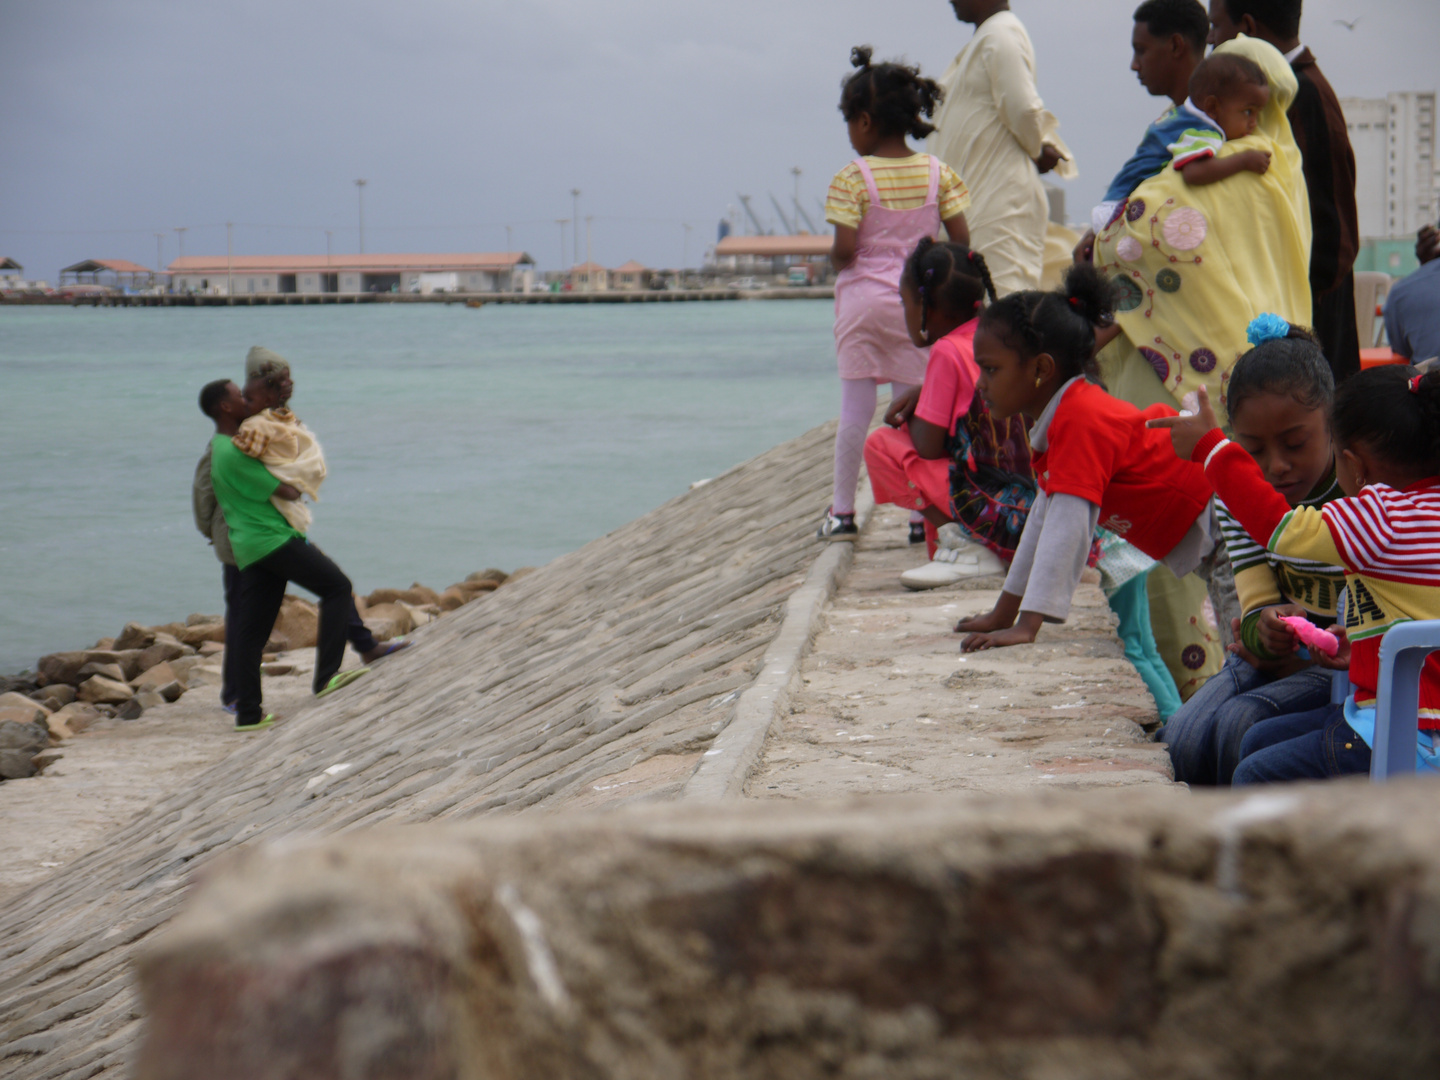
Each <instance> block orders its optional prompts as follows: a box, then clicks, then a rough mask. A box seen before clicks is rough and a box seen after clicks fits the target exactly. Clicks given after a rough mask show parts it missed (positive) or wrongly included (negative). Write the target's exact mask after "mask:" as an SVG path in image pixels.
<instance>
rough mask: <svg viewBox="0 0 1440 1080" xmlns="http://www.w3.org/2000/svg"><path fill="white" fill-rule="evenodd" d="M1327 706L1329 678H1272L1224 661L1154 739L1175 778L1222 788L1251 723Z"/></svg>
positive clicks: (1318, 671) (1321, 673) (1316, 671)
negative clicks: (1166, 754)
mask: <svg viewBox="0 0 1440 1080" xmlns="http://www.w3.org/2000/svg"><path fill="white" fill-rule="evenodd" d="M1329 701H1330V673H1329V672H1328V671H1326V670H1324V669H1323V668H1308V669H1306V670H1305V671H1300V672H1296V673H1295V674H1294V675H1291V676H1288V677H1287V678H1284V679H1276V678H1274V677H1272V676H1270V675H1267V674H1266V673H1265V672H1263V671H1259V670H1257V669H1256V668H1253V667H1251V666H1250V665H1249V664H1247V663H1246V662H1245V661H1244V660H1241V659H1240V657H1238V656H1233V655H1232V656H1230V657H1228V658H1227V659H1226V661H1225V666H1224V667H1223V668H1221V669H1220V674H1218V675H1215V676H1212V677H1211V678H1210V679H1208V680H1206V682H1205V685H1204V686H1202V687H1201V688H1200V689H1199V690H1197V691H1195V695H1194V696H1193V697H1192V698H1191V699H1190V700H1189V701H1187V702H1186V703H1185V704H1184V705H1183V706H1181V708H1180V711H1179V712H1177V713H1176V714H1175V715H1174V716H1172V717H1171V718H1170V722H1169V723H1167V724H1166V725H1165V727H1164V728H1163V729H1162V730H1161V732H1160V734H1159V736H1158V737H1159V739H1160V741H1161V742H1163V743H1168V744H1169V750H1170V761H1171V763H1172V764H1173V765H1174V766H1175V779H1176V780H1180V781H1182V782H1184V783H1186V784H1196V785H1202V786H1214V785H1219V786H1222V787H1223V786H1224V785H1226V784H1229V783H1230V782H1231V777H1232V776H1233V775H1234V773H1235V766H1236V765H1238V764H1239V763H1240V756H1241V754H1240V743H1241V740H1243V739H1244V738H1245V734H1246V732H1248V731H1249V730H1250V729H1251V728H1252V727H1254V726H1255V725H1256V724H1258V723H1260V722H1261V721H1263V720H1270V719H1272V718H1274V717H1277V716H1288V715H1290V714H1293V713H1303V712H1309V711H1310V710H1311V709H1318V708H1319V707H1320V706H1322V705H1325V704H1328V703H1329Z"/></svg>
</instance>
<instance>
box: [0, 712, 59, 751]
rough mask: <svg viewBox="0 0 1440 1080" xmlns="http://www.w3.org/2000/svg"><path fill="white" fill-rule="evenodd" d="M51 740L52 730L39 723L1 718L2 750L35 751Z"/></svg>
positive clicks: (41, 748)
mask: <svg viewBox="0 0 1440 1080" xmlns="http://www.w3.org/2000/svg"><path fill="white" fill-rule="evenodd" d="M49 741H50V732H49V729H47V728H42V727H41V726H40V725H39V724H19V723H16V722H15V721H14V720H0V750H25V751H28V752H29V753H32V754H33V753H35V752H36V751H38V750H43V749H44V748H45V745H46V744H47V743H48V742H49Z"/></svg>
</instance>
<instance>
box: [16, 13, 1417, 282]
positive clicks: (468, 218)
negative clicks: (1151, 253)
mask: <svg viewBox="0 0 1440 1080" xmlns="http://www.w3.org/2000/svg"><path fill="white" fill-rule="evenodd" d="M1138 2H1139V0H1086V2H1084V3H1076V2H1074V0H1013V3H1012V7H1013V9H1014V10H1015V11H1016V13H1017V14H1018V15H1019V16H1020V17H1021V18H1022V19H1023V20H1024V21H1025V23H1026V25H1027V27H1028V28H1029V30H1030V34H1031V36H1032V38H1033V39H1034V41H1035V48H1036V53H1037V58H1038V64H1039V73H1040V90H1041V93H1042V94H1043V95H1044V97H1045V100H1046V104H1047V105H1048V106H1049V107H1050V108H1051V110H1052V111H1054V112H1055V113H1056V115H1057V116H1058V117H1059V118H1060V121H1061V125H1062V128H1061V130H1062V134H1063V135H1064V137H1065V139H1066V140H1067V141H1068V143H1069V144H1070V147H1071V149H1072V150H1073V151H1074V152H1075V155H1076V158H1077V161H1078V164H1079V168H1080V173H1081V175H1080V178H1079V179H1078V180H1076V181H1074V182H1072V183H1070V184H1067V185H1064V186H1065V187H1066V189H1067V198H1068V200H1069V216H1070V217H1071V219H1072V220H1079V219H1081V218H1082V217H1084V215H1085V212H1086V210H1087V209H1088V207H1089V206H1090V205H1091V204H1092V203H1094V202H1095V201H1096V200H1097V199H1098V198H1099V197H1100V194H1101V193H1102V192H1103V190H1104V188H1105V187H1106V186H1107V184H1108V182H1109V179H1110V177H1111V176H1112V175H1113V173H1114V172H1115V170H1116V169H1117V168H1118V167H1119V166H1120V165H1121V164H1122V163H1123V162H1124V160H1125V158H1126V157H1127V156H1128V155H1129V153H1130V151H1131V150H1132V149H1133V148H1134V146H1135V144H1136V142H1137V141H1138V140H1139V138H1140V135H1141V134H1142V132H1143V129H1144V126H1145V124H1147V123H1148V122H1149V121H1150V120H1151V119H1153V118H1154V117H1155V115H1157V113H1158V112H1159V111H1160V108H1161V105H1162V103H1161V102H1160V101H1159V100H1158V99H1155V98H1151V97H1149V96H1147V95H1146V93H1145V92H1144V90H1143V89H1142V88H1141V87H1140V86H1139V84H1138V83H1137V82H1136V81H1135V77H1134V75H1132V74H1131V73H1130V71H1129V61H1130V47H1129V39H1130V28H1131V13H1132V12H1133V10H1134V8H1135V6H1136V5H1137V3H1138ZM1305 6H1306V18H1305V24H1304V27H1303V29H1302V36H1303V38H1304V40H1305V42H1306V43H1307V44H1309V45H1310V46H1311V47H1312V48H1313V49H1314V51H1315V53H1316V55H1317V56H1318V58H1319V61H1320V65H1321V67H1322V69H1323V70H1324V71H1325V73H1326V74H1327V76H1328V77H1329V78H1330V80H1331V82H1332V83H1333V84H1334V86H1335V89H1336V92H1337V93H1338V94H1340V96H1342V97H1347V96H1359V97H1379V96H1383V95H1384V94H1385V93H1386V92H1388V91H1392V90H1433V89H1435V88H1436V85H1437V81H1440V76H1437V74H1436V60H1435V48H1436V43H1437V42H1440V3H1437V2H1436V0H1308V2H1307V3H1306V5H1305ZM1357 17H1358V18H1359V22H1358V24H1357V25H1356V27H1355V29H1354V31H1350V30H1347V29H1345V28H1344V27H1342V26H1339V25H1337V24H1336V22H1335V20H1338V19H1345V20H1347V21H1349V20H1354V19H1356V18H1357ZM971 33H972V30H971V28H970V27H969V26H967V25H962V24H960V23H958V22H957V21H956V20H955V18H954V15H953V13H952V12H951V10H950V7H949V4H948V3H947V2H946V0H890V2H888V3H884V4H881V3H876V2H874V0H868V2H865V0H786V2H785V3H782V4H775V3H761V2H758V0H731V2H730V3H728V4H724V5H719V4H710V5H700V4H683V3H682V4H676V3H663V2H661V0H609V2H603V0H602V2H590V3H582V2H578V0H527V2H525V3H522V4H513V3H512V4H501V3H493V2H490V0H479V2H476V0H412V2H411V3H409V4H405V5H396V4H380V3H375V2H372V0H346V2H344V3H340V2H337V0H312V2H306V3H294V2H293V0H292V2H289V3H279V2H274V0H255V2H249V3H232V4H227V5H216V4H205V3H198V4H197V3H193V2H192V3H179V2H174V0H127V2H124V3H115V2H113V0H112V2H109V3H106V2H102V0H47V2H44V3H37V2H33V0H32V2H20V0H0V105H3V108H4V122H3V123H4V147H5V149H4V152H3V155H0V255H8V256H10V257H13V258H15V259H17V260H18V261H19V262H21V263H22V264H24V266H25V269H26V273H27V275H28V276H30V277H39V278H45V279H48V280H50V281H51V282H52V283H53V281H54V280H55V275H56V273H57V271H58V269H59V268H60V267H62V266H65V265H68V264H70V263H73V262H78V261H79V260H81V259H84V258H127V259H132V260H134V261H136V262H139V263H142V264H144V265H146V266H153V265H155V262H156V256H157V251H156V239H155V236H154V234H155V233H156V232H159V233H160V234H161V238H162V239H161V245H162V252H161V254H162V256H163V262H164V263H167V264H168V263H169V262H170V261H171V260H172V259H174V258H175V256H176V255H177V254H178V249H177V237H176V233H175V232H174V231H173V230H174V229H175V228H176V227H177V226H186V227H188V231H187V232H186V233H185V253H186V254H191V255H199V254H223V253H224V251H225V227H224V223H225V222H226V221H233V222H235V223H236V228H235V251H236V253H237V254H280V253H318V254H323V253H324V251H325V245H326V237H325V230H326V229H329V230H331V231H332V233H333V238H332V242H333V245H334V250H335V251H336V252H337V253H340V252H351V251H355V250H356V246H357V239H358V238H357V221H356V190H355V185H354V181H355V179H356V178H360V177H363V178H364V179H366V180H367V181H368V183H367V186H366V188H365V224H366V230H365V231H366V245H365V246H366V250H367V251H371V252H383V251H394V252H399V251H436V252H441V251H499V250H502V249H503V248H504V247H505V240H506V230H505V226H506V225H507V224H508V225H510V226H511V228H512V233H511V235H512V236H513V242H512V247H513V248H514V249H516V250H524V251H528V252H529V253H530V254H531V255H533V256H534V257H535V258H536V259H537V260H538V261H539V263H540V266H541V267H542V268H543V269H554V268H557V267H559V266H561V265H568V263H569V262H570V259H571V256H572V254H573V238H572V237H573V234H571V233H570V232H569V231H568V228H567V234H566V235H567V241H566V250H565V253H564V260H563V263H562V258H561V250H560V229H559V227H558V226H557V225H556V224H555V221H556V219H559V218H569V217H571V216H572V211H573V203H572V198H571V195H570V192H571V189H572V188H577V187H578V188H579V189H581V191H582V195H581V198H580V216H581V218H582V222H581V230H580V236H581V257H582V258H583V257H584V242H583V241H584V234H585V227H584V222H583V219H584V218H585V217H586V216H587V215H588V216H592V217H593V218H594V222H593V240H594V248H593V254H594V256H595V258H596V260H597V261H599V262H601V263H605V264H607V265H610V266H615V265H618V264H619V263H622V262H624V261H625V260H627V259H631V258H634V259H639V260H641V261H642V262H645V263H646V264H648V265H651V266H656V267H662V266H674V265H677V264H678V263H679V262H680V261H681V257H682V253H684V252H686V251H687V249H688V256H689V258H688V260H687V261H688V262H689V264H690V265H697V264H698V263H699V260H700V256H701V254H702V253H703V251H704V249H705V248H706V247H708V246H709V245H710V244H712V243H713V242H714V240H715V230H716V226H717V224H718V222H719V220H720V219H721V218H722V217H723V216H725V215H726V214H727V213H728V211H729V209H730V208H731V207H732V206H735V205H736V203H737V200H736V195H737V193H745V194H748V195H751V196H753V205H754V206H755V208H756V210H757V212H758V213H759V214H760V216H761V218H762V220H768V219H771V218H773V217H774V211H773V209H772V208H771V206H770V195H771V194H772V193H773V194H774V195H775V197H776V198H778V199H779V200H780V201H781V203H782V205H784V206H785V207H787V209H788V207H789V203H790V199H791V195H792V193H793V190H794V178H793V176H792V175H791V169H792V168H793V167H796V166H798V167H799V168H800V169H801V170H802V175H801V177H800V193H801V203H802V205H803V206H804V208H805V210H806V211H807V212H808V213H809V214H810V216H811V217H812V218H813V219H814V220H815V221H816V223H817V224H819V223H820V221H819V219H820V216H821V215H820V213H819V206H818V203H817V200H823V198H824V194H825V189H826V187H827V185H828V183H829V180H830V177H831V176H832V175H833V174H834V173H835V172H836V171H837V170H838V169H839V168H840V167H842V166H843V165H844V164H845V163H846V162H847V161H848V160H850V158H851V157H852V156H853V154H852V151H851V150H850V148H849V145H848V144H847V142H846V138H845V127H844V124H843V122H842V121H841V119H840V116H839V113H838V112H837V111H836V102H837V100H838V95H839V83H840V80H841V78H842V77H843V76H844V75H845V73H846V71H847V70H848V66H849V65H848V54H849V50H850V47H851V46H852V45H857V44H871V45H873V46H874V47H875V50H876V55H877V57H881V58H887V59H888V58H892V57H897V56H904V57H906V58H908V59H909V60H912V61H915V62H918V63H920V64H921V66H922V67H923V69H924V70H925V72H926V73H927V74H930V75H933V76H935V77H938V76H939V75H940V74H941V73H942V72H943V71H944V69H945V67H946V66H947V65H948V63H949V62H950V60H951V59H952V58H953V57H954V55H955V54H956V53H957V52H959V51H960V49H961V48H962V47H963V46H964V45H965V43H966V42H967V41H968V40H969V39H970V36H971ZM687 224H688V225H689V226H691V230H690V231H689V233H688V244H687V241H686V237H687V232H686V230H685V228H684V226H685V225H687Z"/></svg>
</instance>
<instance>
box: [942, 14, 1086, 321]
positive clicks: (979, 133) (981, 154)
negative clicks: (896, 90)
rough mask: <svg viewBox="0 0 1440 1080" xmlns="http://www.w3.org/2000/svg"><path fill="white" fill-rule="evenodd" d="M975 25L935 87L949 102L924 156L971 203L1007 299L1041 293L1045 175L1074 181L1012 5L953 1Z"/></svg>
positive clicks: (979, 238)
mask: <svg viewBox="0 0 1440 1080" xmlns="http://www.w3.org/2000/svg"><path fill="white" fill-rule="evenodd" d="M951 7H953V8H954V9H955V15H956V17H957V18H959V19H960V21H961V22H969V23H974V24H975V25H976V27H977V29H976V31H975V36H974V38H973V39H971V41H970V44H969V45H967V46H966V47H965V48H964V49H963V50H961V52H960V55H959V56H957V57H956V58H955V62H954V63H953V64H951V65H950V67H949V69H948V70H947V71H946V72H945V74H944V75H943V76H942V77H941V79H940V85H941V86H943V87H944V88H945V102H944V104H943V105H941V107H940V110H939V112H938V113H937V114H936V117H935V124H936V127H937V128H938V130H937V131H936V132H935V134H933V135H931V136H930V141H929V144H928V149H929V151H930V153H932V154H934V155H935V156H936V157H938V158H940V159H941V160H942V161H944V162H945V163H946V164H947V165H949V166H950V167H951V168H952V169H954V170H955V171H956V172H957V173H958V174H959V175H960V176H961V178H963V179H964V181H965V184H966V186H967V187H968V188H969V189H970V195H971V199H972V200H973V201H972V203H971V205H970V209H969V210H967V211H966V212H965V218H966V220H967V221H968V222H969V224H970V243H971V246H972V247H974V248H975V250H977V251H979V252H980V253H981V254H983V255H984V256H985V261H986V262H987V263H988V264H989V266H990V274H991V276H992V277H993V278H994V279H995V289H996V291H997V292H998V293H999V294H1000V295H1001V296H1004V295H1006V294H1008V293H1013V292H1019V291H1021V290H1023V289H1038V288H1039V287H1040V275H1041V271H1042V270H1043V268H1044V261H1045V228H1046V222H1047V220H1048V219H1049V216H1050V215H1049V202H1048V200H1047V199H1046V197H1045V185H1044V184H1043V183H1042V182H1041V180H1040V176H1041V174H1042V173H1046V172H1050V171H1051V170H1052V169H1053V170H1054V171H1055V174H1056V175H1057V176H1059V177H1062V178H1064V179H1067V180H1068V179H1072V178H1074V177H1075V176H1076V175H1077V172H1076V169H1075V164H1074V162H1073V161H1072V160H1071V157H1070V152H1069V150H1068V149H1067V148H1066V146H1065V144H1064V143H1063V142H1061V141H1060V138H1059V136H1058V135H1057V132H1058V130H1059V127H1060V125H1059V122H1058V121H1057V120H1056V119H1055V117H1054V116H1053V115H1051V114H1050V113H1049V112H1048V111H1047V110H1046V109H1045V103H1044V102H1043V101H1041V100H1040V93H1039V91H1038V90H1037V89H1036V86H1035V49H1034V47H1033V46H1032V45H1031V44H1030V35H1029V34H1027V33H1026V32H1025V27H1024V25H1023V24H1022V23H1021V22H1020V20H1019V19H1018V18H1016V17H1015V15H1014V14H1013V13H1011V11H1010V5H1009V3H1008V0H951Z"/></svg>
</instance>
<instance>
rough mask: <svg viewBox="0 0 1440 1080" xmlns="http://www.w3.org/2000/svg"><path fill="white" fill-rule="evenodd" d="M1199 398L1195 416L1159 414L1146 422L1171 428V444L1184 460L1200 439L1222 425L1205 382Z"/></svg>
mask: <svg viewBox="0 0 1440 1080" xmlns="http://www.w3.org/2000/svg"><path fill="white" fill-rule="evenodd" d="M1199 399H1200V409H1199V411H1198V412H1197V413H1196V414H1195V415H1194V416H1185V415H1183V414H1182V415H1180V416H1158V417H1156V418H1155V419H1154V420H1148V421H1146V423H1145V426H1146V427H1152V428H1169V429H1170V445H1171V446H1173V447H1175V453H1176V454H1178V455H1179V456H1180V460H1182V461H1189V460H1190V457H1191V455H1193V454H1194V453H1195V447H1197V446H1198V445H1200V440H1201V439H1203V438H1204V437H1205V436H1206V435H1208V434H1210V432H1212V431H1214V430H1215V429H1216V428H1217V427H1219V426H1220V421H1219V420H1218V419H1217V418H1216V416H1215V410H1214V409H1212V408H1211V407H1210V392H1209V391H1208V390H1206V389H1205V387H1204V385H1203V384H1202V385H1201V387H1200V393H1199Z"/></svg>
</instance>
